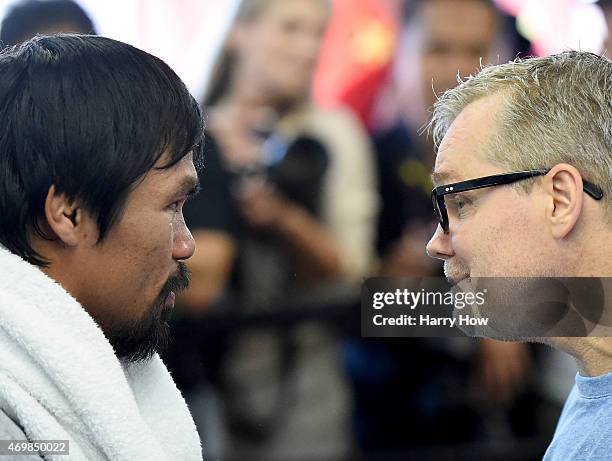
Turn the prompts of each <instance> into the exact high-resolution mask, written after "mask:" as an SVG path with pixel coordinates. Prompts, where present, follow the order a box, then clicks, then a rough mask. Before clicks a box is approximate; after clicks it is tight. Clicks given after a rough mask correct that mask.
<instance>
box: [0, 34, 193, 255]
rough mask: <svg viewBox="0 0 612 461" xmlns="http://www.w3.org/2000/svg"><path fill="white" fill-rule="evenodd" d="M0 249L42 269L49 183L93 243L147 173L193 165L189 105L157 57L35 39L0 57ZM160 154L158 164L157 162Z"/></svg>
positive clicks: (113, 46) (81, 41)
mask: <svg viewBox="0 0 612 461" xmlns="http://www.w3.org/2000/svg"><path fill="white" fill-rule="evenodd" d="M0 120H2V124H1V125H0V244H2V245H3V246H5V247H6V248H7V249H8V250H9V251H11V252H13V253H15V254H17V255H19V256H21V257H22V258H23V259H25V260H26V261H28V262H30V263H32V264H35V265H38V266H46V265H48V262H47V261H45V260H44V259H43V258H42V257H41V256H40V255H39V254H37V253H36V251H35V250H34V249H33V248H32V246H31V244H30V241H31V237H32V236H33V234H32V232H33V233H35V234H36V235H38V236H39V237H42V238H45V233H44V231H43V230H42V229H43V228H42V226H41V223H44V222H46V220H45V214H44V203H45V198H46V196H47V193H48V191H49V188H50V187H51V185H54V186H55V189H56V191H57V193H63V194H65V195H66V197H67V198H68V199H70V200H74V201H77V202H78V203H79V206H82V207H83V208H84V209H86V210H87V211H88V212H89V213H90V214H91V215H92V216H93V217H94V218H95V219H96V220H97V225H98V230H99V238H98V243H101V242H102V241H103V240H104V238H105V236H106V235H107V233H108V231H109V230H110V229H111V228H112V226H113V225H114V224H115V223H116V222H117V221H118V219H119V218H120V217H121V214H122V211H123V208H124V206H125V203H126V200H127V197H128V195H129V193H130V192H131V190H132V189H133V187H135V186H136V185H137V183H138V181H139V180H141V179H142V178H143V177H144V175H145V174H146V173H147V172H148V171H150V170H151V169H152V168H154V167H156V168H169V167H171V166H172V165H174V164H176V163H177V162H179V161H180V160H181V159H182V158H183V157H184V156H185V155H187V154H188V153H189V152H193V156H194V163H195V164H196V167H197V168H199V167H200V166H201V163H202V137H203V122H202V115H201V113H200V109H199V107H198V104H197V103H196V101H195V100H194V98H193V97H192V96H191V95H190V94H189V92H188V90H187V88H186V87H185V85H184V84H183V82H182V81H181V80H180V79H179V77H178V76H177V75H176V74H175V73H174V72H173V71H172V69H170V67H168V65H167V64H165V63H164V62H163V61H162V60H160V59H158V58H156V57H155V56H152V55H150V54H148V53H145V52H144V51H141V50H139V49H137V48H134V47H133V46H130V45H127V44H125V43H121V42H118V41H115V40H111V39H109V38H104V37H98V36H86V35H75V34H62V35H56V36H51V37H45V36H41V37H36V38H33V39H31V40H29V41H27V42H25V43H24V44H22V45H20V46H17V47H13V48H7V49H5V50H4V51H2V52H0ZM164 153H167V155H168V160H167V161H166V160H165V157H164V162H165V163H164V165H162V166H161V167H160V166H159V165H157V164H158V162H159V161H160V159H161V158H162V155H163V154H164Z"/></svg>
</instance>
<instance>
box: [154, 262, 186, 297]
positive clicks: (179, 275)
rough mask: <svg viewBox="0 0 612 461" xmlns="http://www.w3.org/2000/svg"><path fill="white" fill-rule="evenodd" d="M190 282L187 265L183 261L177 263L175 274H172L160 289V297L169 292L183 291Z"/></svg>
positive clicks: (177, 292)
mask: <svg viewBox="0 0 612 461" xmlns="http://www.w3.org/2000/svg"><path fill="white" fill-rule="evenodd" d="M190 283H191V272H190V271H189V268H188V267H187V265H186V264H185V263H183V262H179V263H178V269H177V272H176V274H174V275H172V276H171V277H170V278H169V279H168V281H167V282H166V284H165V285H164V287H163V288H162V291H161V296H160V297H161V298H162V299H163V298H165V297H166V296H167V295H168V294H169V293H170V292H174V293H175V294H177V295H178V294H179V293H180V292H181V291H185V290H186V289H187V288H188V287H189V284H190Z"/></svg>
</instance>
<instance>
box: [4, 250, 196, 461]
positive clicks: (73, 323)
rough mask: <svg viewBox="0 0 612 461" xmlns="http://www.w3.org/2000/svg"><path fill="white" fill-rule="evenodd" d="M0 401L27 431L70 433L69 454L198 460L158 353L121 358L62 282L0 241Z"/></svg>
mask: <svg viewBox="0 0 612 461" xmlns="http://www.w3.org/2000/svg"><path fill="white" fill-rule="evenodd" d="M0 410H2V411H3V412H4V413H6V414H7V415H8V416H9V417H10V418H11V419H12V420H13V421H15V422H17V423H18V424H19V425H20V426H21V427H22V428H23V429H24V432H25V433H26V435H27V437H28V439H29V440H32V441H34V440H50V439H57V440H69V451H70V455H69V456H65V455H63V456H51V457H49V456H47V457H46V459H53V460H58V461H62V460H63V461H66V460H105V459H110V460H112V461H121V460H125V461H138V460H142V461H150V460H160V461H162V460H168V461H176V460H180V461H190V460H201V459H202V455H201V446H200V439H199V437H198V434H197V431H196V428H195V425H194V422H193V419H192V417H191V414H190V413H189V410H188V408H187V405H186V403H185V400H184V399H183V397H182V396H181V394H180V392H179V390H178V389H177V388H176V385H175V384H174V382H173V380H172V378H171V377H170V374H169V373H168V370H167V369H166V367H165V365H164V364H163V362H162V361H161V359H160V358H159V356H158V355H157V354H155V355H154V357H153V358H152V359H151V360H150V361H148V362H140V363H133V364H123V363H122V362H120V361H119V360H118V359H117V357H116V356H115V353H114V351H113V349H112V346H111V345H110V343H109V342H108V340H107V339H106V337H105V336H104V334H103V333H102V330H101V329H100V328H99V327H98V325H97V324H96V323H95V322H94V320H93V319H92V318H91V316H90V315H89V314H88V313H87V312H86V311H85V310H84V309H83V307H82V306H81V305H80V304H79V303H77V301H76V300H75V299H74V298H73V297H72V296H70V295H69V294H68V293H67V292H66V291H65V290H64V289H63V288H62V287H61V286H60V285H59V284H58V283H56V282H55V281H54V280H52V279H51V278H50V277H48V276H47V275H45V274H44V273H43V272H42V271H41V270H40V269H39V268H37V267H36V266H33V265H31V264H29V263H27V262H25V261H24V260H22V259H21V258H19V257H18V256H16V255H14V254H12V253H10V252H8V251H7V250H6V249H5V248H3V247H2V246H0Z"/></svg>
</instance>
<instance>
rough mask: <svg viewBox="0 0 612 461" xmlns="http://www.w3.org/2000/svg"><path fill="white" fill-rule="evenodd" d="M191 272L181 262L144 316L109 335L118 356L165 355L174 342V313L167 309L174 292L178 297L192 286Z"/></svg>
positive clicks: (129, 359) (143, 357)
mask: <svg viewBox="0 0 612 461" xmlns="http://www.w3.org/2000/svg"><path fill="white" fill-rule="evenodd" d="M189 281H190V273H189V269H187V266H186V265H185V263H182V262H179V263H178V271H177V273H176V274H175V275H173V276H172V277H170V278H169V279H168V281H167V282H166V284H165V285H164V287H163V288H162V290H161V292H160V294H159V296H158V297H157V299H156V300H155V302H154V303H153V305H152V306H151V307H150V308H149V309H148V310H147V313H146V314H145V316H144V317H142V318H141V319H139V320H136V321H133V322H130V323H129V324H126V325H121V326H115V327H114V328H111V329H110V330H111V331H108V332H106V337H107V338H108V341H109V342H110V343H111V345H112V346H113V349H114V350H115V354H116V355H117V357H118V358H119V359H121V360H123V361H127V362H140V361H147V360H149V359H150V358H151V357H153V354H155V353H156V352H157V353H163V352H164V351H165V350H166V349H167V348H168V345H169V342H170V327H169V325H168V319H169V317H170V314H171V310H169V309H165V308H164V302H165V300H166V297H167V296H168V295H169V294H170V292H174V293H175V294H176V295H178V294H179V293H180V292H181V291H183V290H185V289H186V288H187V287H188V286H189Z"/></svg>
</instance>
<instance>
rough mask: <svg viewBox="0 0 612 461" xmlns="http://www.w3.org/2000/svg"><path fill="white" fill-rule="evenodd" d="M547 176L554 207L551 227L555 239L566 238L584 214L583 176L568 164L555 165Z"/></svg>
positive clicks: (551, 215)
mask: <svg viewBox="0 0 612 461" xmlns="http://www.w3.org/2000/svg"><path fill="white" fill-rule="evenodd" d="M546 176H547V184H548V187H547V189H548V193H549V194H550V198H551V200H552V205H553V206H552V210H551V212H550V214H549V216H548V222H549V226H550V229H551V232H552V235H553V237H555V238H559V239H560V238H564V237H566V236H567V235H569V233H570V232H571V231H572V230H573V229H574V227H575V226H576V223H577V222H578V218H579V217H580V214H581V213H582V207H583V200H584V193H583V189H582V187H583V186H582V176H581V175H580V173H579V172H578V170H577V169H576V168H575V167H573V166H572V165H568V164H567V163H560V164H558V165H555V166H554V167H553V168H552V169H551V170H550V171H549V173H548V174H547V175H546Z"/></svg>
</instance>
